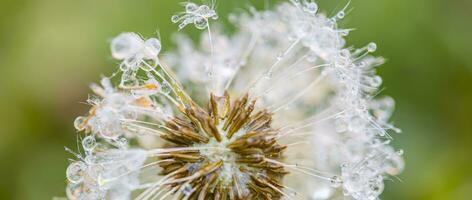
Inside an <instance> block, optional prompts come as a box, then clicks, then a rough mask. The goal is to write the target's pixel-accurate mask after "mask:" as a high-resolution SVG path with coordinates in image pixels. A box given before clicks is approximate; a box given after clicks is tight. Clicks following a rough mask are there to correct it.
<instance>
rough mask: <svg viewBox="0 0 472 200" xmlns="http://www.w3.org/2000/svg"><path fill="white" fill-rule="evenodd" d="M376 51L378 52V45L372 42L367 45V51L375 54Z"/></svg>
mask: <svg viewBox="0 0 472 200" xmlns="http://www.w3.org/2000/svg"><path fill="white" fill-rule="evenodd" d="M376 50H377V44H375V43H374V42H371V43H369V44H368V45H367V51H369V52H374V51H376Z"/></svg>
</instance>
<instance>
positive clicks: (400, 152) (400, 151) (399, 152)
mask: <svg viewBox="0 0 472 200" xmlns="http://www.w3.org/2000/svg"><path fill="white" fill-rule="evenodd" d="M396 153H397V155H399V156H401V155H403V153H404V152H403V149H400V150H398V151H397V152H396Z"/></svg>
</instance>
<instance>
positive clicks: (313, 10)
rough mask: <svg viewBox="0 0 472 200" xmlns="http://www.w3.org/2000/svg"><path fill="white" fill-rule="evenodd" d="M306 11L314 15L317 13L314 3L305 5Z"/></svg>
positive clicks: (316, 6)
mask: <svg viewBox="0 0 472 200" xmlns="http://www.w3.org/2000/svg"><path fill="white" fill-rule="evenodd" d="M306 10H307V11H308V12H309V13H311V14H316V12H317V11H318V5H317V4H316V3H315V2H310V3H307V4H306Z"/></svg>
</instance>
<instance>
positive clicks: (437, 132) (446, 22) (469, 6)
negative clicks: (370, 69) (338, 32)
mask: <svg viewBox="0 0 472 200" xmlns="http://www.w3.org/2000/svg"><path fill="white" fill-rule="evenodd" d="M318 2H319V4H320V5H321V6H320V7H321V10H323V11H325V12H327V13H331V14H333V13H335V11H336V10H339V9H340V8H342V6H344V5H345V3H346V1H343V0H334V1H333V0H319V1H318ZM274 3H275V2H274V1H263V0H238V1H236V0H218V13H219V14H220V16H221V18H225V16H227V14H228V12H229V11H231V10H238V9H240V8H245V7H246V6H247V5H256V6H257V7H259V8H260V7H263V6H265V4H269V5H273V4H274ZM351 5H352V7H353V8H354V10H353V12H351V13H350V14H349V15H348V16H347V19H346V20H344V22H343V23H342V25H343V27H349V28H351V27H352V28H356V31H354V32H353V33H352V34H351V35H350V36H349V40H350V42H349V43H350V44H354V45H356V46H361V45H365V44H367V43H368V42H370V41H375V42H376V43H377V44H378V46H379V50H378V51H377V52H376V53H375V54H376V55H382V56H384V57H386V58H388V63H387V64H385V65H384V66H383V67H381V68H380V74H381V75H382V76H383V78H384V87H385V91H384V92H383V94H388V95H391V96H393V97H394V98H395V99H396V101H397V109H396V114H395V116H394V119H393V120H394V122H395V123H396V124H397V125H398V126H399V127H401V128H402V129H403V133H402V134H399V135H396V136H395V141H394V143H395V145H396V147H399V148H403V149H404V150H405V152H406V153H405V157H406V170H405V171H404V173H403V174H401V175H400V178H401V179H402V182H399V181H393V182H389V183H388V187H387V189H386V191H385V192H384V195H383V197H382V198H383V199H471V198H472V197H470V196H471V192H472V155H471V154H472V116H471V115H472V54H471V53H472V40H471V37H472V1H470V0H414V1H413V0H353V1H352V4H351ZM181 9H182V8H181V7H180V6H179V4H178V1H175V0H0V136H1V137H0V199H51V198H52V197H53V196H64V187H65V168H66V165H67V158H69V157H71V156H70V155H69V154H68V153H66V152H65V151H64V148H63V147H64V146H69V147H73V146H74V145H75V141H76V135H75V130H74V129H73V126H72V122H73V119H74V118H75V116H77V115H80V114H83V113H84V112H86V110H87V108H88V106H86V105H84V104H82V103H81V102H84V101H85V100H86V98H87V93H88V92H89V90H88V84H89V83H91V82H94V81H97V80H99V77H100V74H109V73H110V72H112V71H113V69H115V68H114V66H115V64H116V61H113V60H112V59H111V56H110V53H109V49H108V47H109V41H110V38H112V37H113V36H116V35H117V34H119V33H120V32H123V31H134V32H139V33H141V34H142V35H144V36H148V37H150V36H156V35H157V32H159V33H160V35H161V38H162V39H163V45H164V49H171V48H172V44H171V42H170V41H169V38H170V35H171V34H172V32H174V31H176V29H177V28H176V26H175V25H173V24H171V22H170V20H169V19H170V16H171V15H172V14H173V13H175V12H177V11H180V10H181ZM185 32H190V33H192V34H195V33H197V31H194V30H193V28H187V29H185Z"/></svg>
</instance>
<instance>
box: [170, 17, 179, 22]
mask: <svg viewBox="0 0 472 200" xmlns="http://www.w3.org/2000/svg"><path fill="white" fill-rule="evenodd" d="M179 20H180V17H179V16H178V15H172V17H171V18H170V21H171V22H172V23H177V22H178V21H179Z"/></svg>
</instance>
